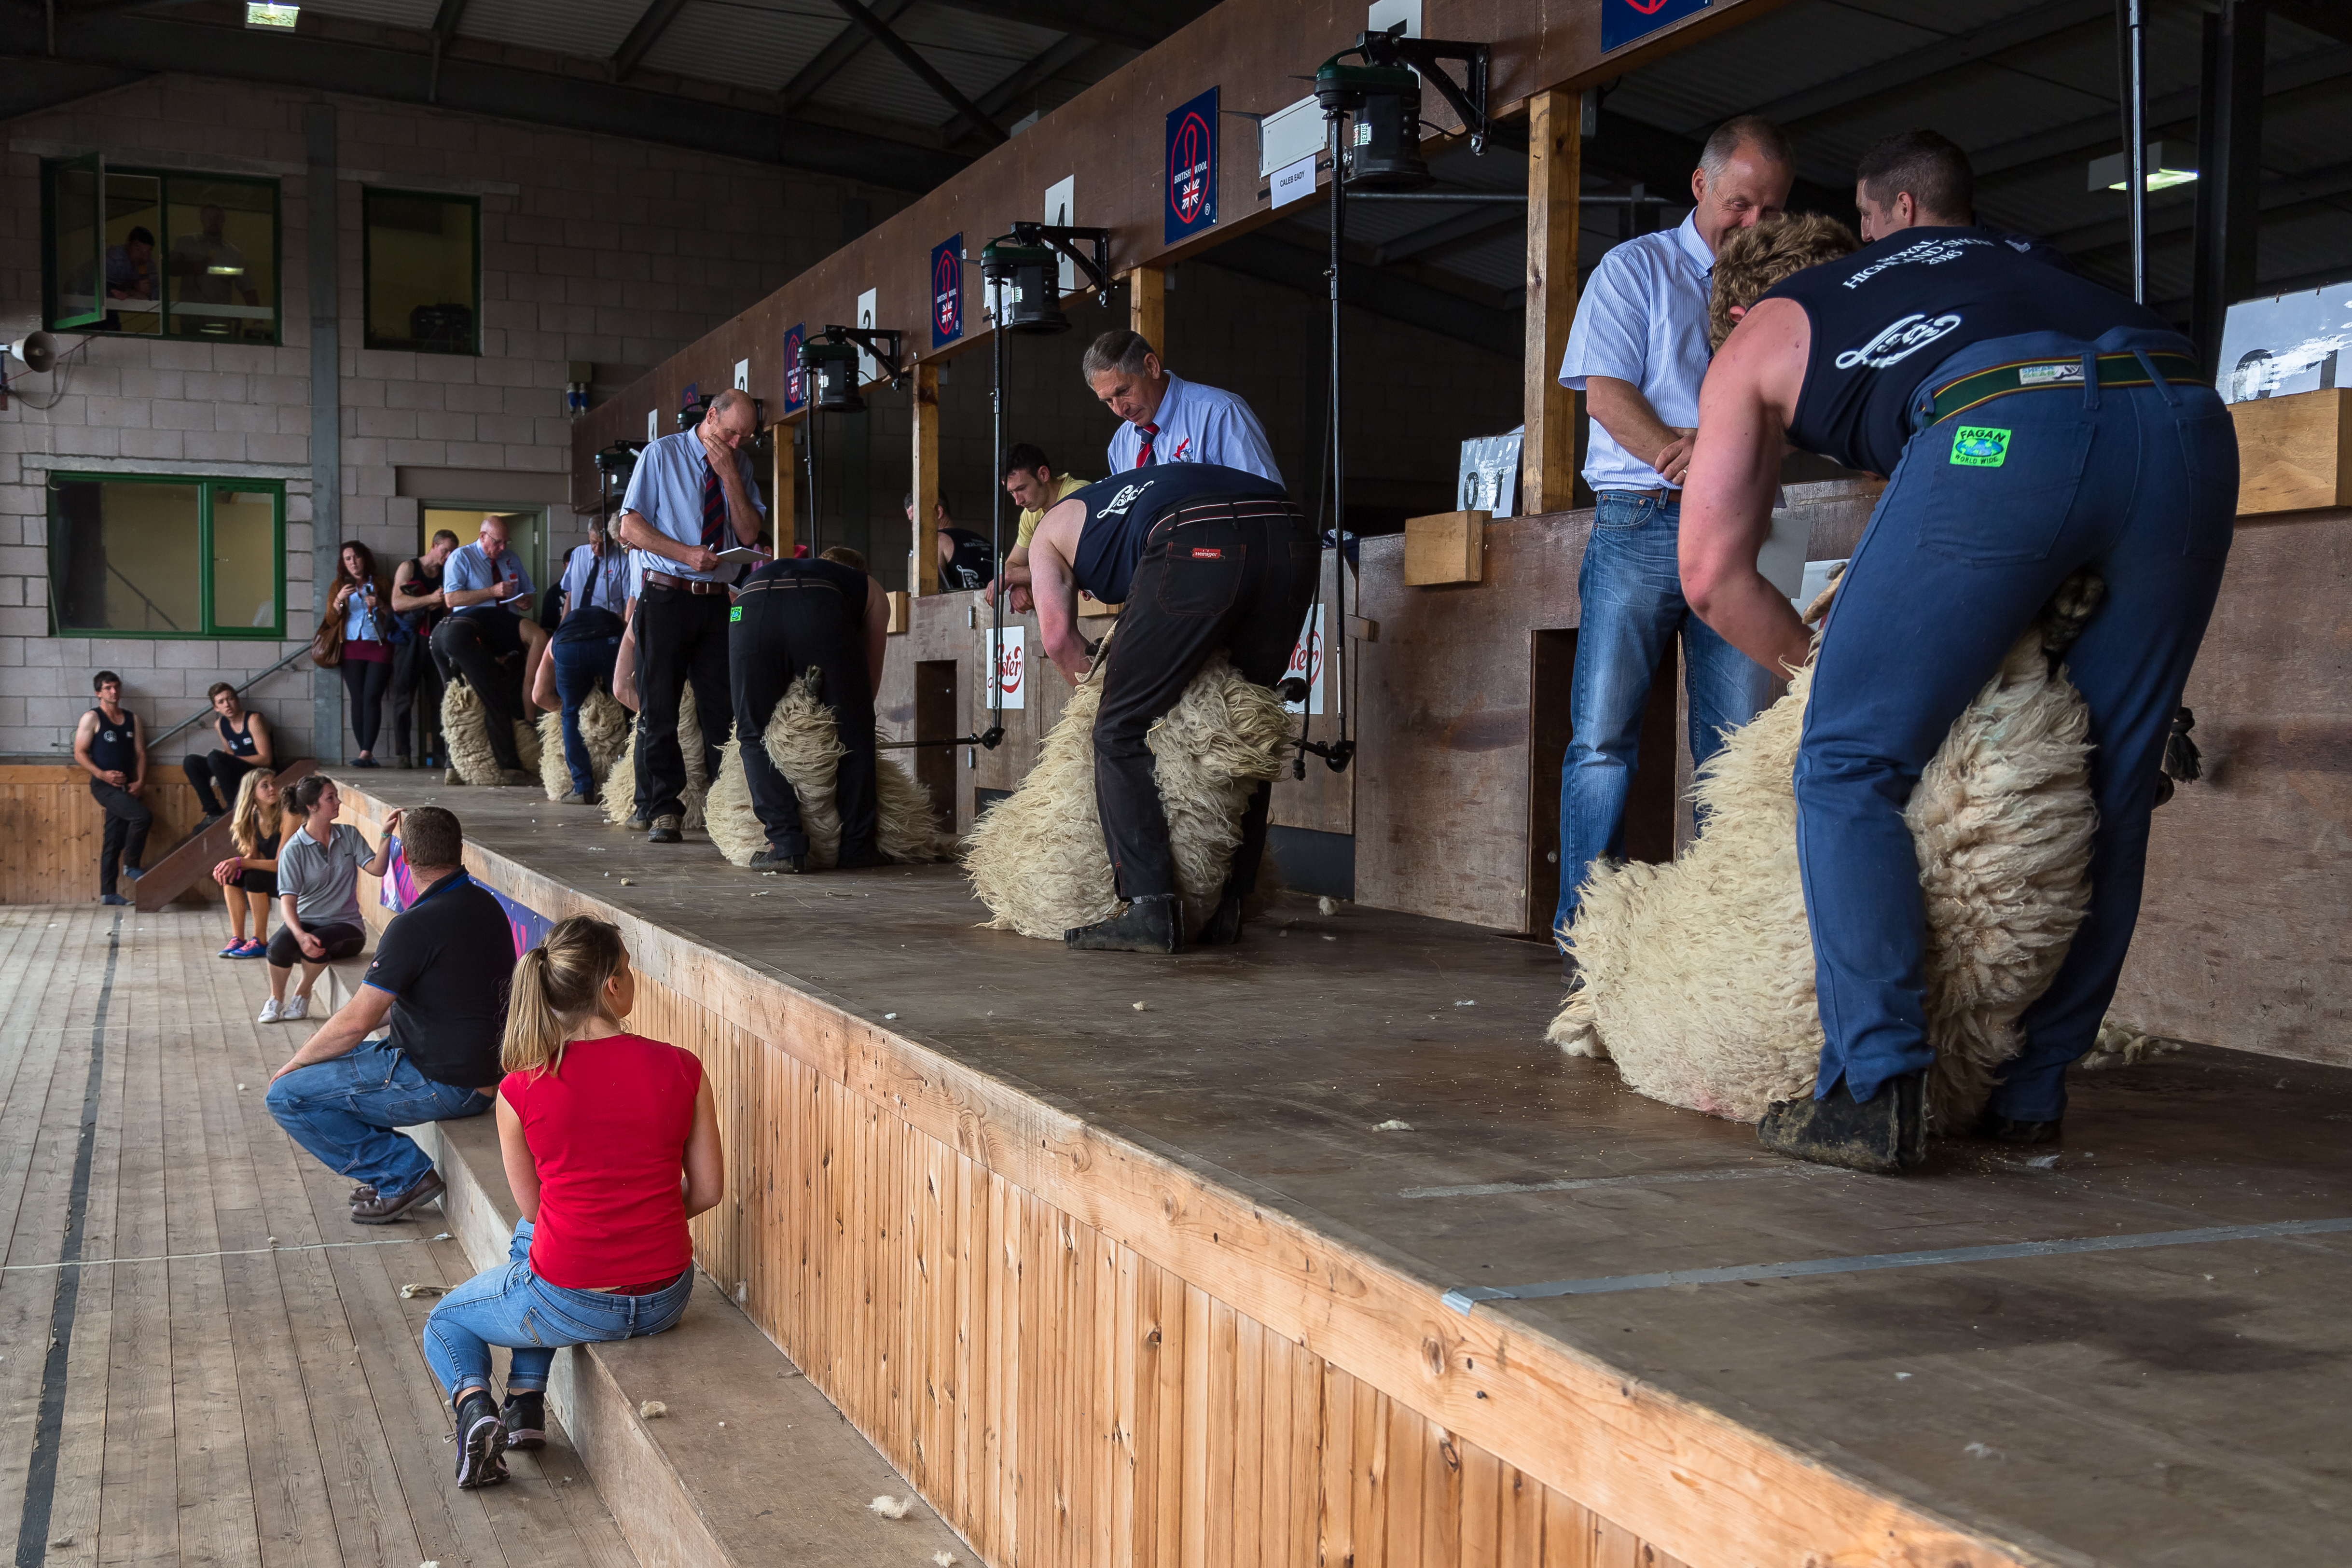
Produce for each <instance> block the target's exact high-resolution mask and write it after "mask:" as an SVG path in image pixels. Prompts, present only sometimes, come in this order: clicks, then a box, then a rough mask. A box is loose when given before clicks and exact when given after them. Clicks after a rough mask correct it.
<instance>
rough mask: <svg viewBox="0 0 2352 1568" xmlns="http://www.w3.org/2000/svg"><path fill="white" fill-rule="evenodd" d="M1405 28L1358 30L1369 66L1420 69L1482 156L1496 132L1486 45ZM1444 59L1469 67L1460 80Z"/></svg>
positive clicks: (1358, 41)
mask: <svg viewBox="0 0 2352 1568" xmlns="http://www.w3.org/2000/svg"><path fill="white" fill-rule="evenodd" d="M1404 29H1405V24H1404V23H1402V22H1399V23H1398V24H1397V25H1396V26H1393V27H1391V28H1390V29H1389V30H1388V31H1386V32H1384V33H1359V34H1357V35H1356V47H1357V49H1358V50H1359V51H1360V52H1361V53H1362V55H1363V57H1364V62H1365V63H1366V64H1367V65H1375V66H1411V67H1412V68H1413V69H1415V70H1417V71H1419V72H1420V73H1421V76H1422V79H1423V81H1426V82H1428V83H1429V84H1430V85H1431V86H1433V87H1434V88H1436V89H1437V95H1438V96H1439V97H1440V98H1443V99H1444V100H1445V101H1446V104H1447V106H1448V107H1450V108H1451V109H1452V110H1454V113H1455V114H1456V115H1458V116H1460V117H1461V121H1462V125H1463V128H1464V129H1465V130H1466V131H1468V132H1470V151H1471V152H1472V153H1474V154H1477V155H1481V156H1483V155H1484V154H1485V153H1486V139H1487V138H1488V137H1490V136H1492V135H1493V134H1494V132H1495V124H1494V121H1491V120H1489V119H1487V118H1486V69H1487V61H1488V58H1489V54H1490V51H1489V50H1488V47H1487V46H1486V45H1485V44H1473V43H1467V42H1464V41H1462V40H1460V39H1455V38H1408V37H1405V36H1404ZM1443 60H1458V61H1460V62H1461V63H1462V64H1463V65H1464V66H1465V67H1466V69H1465V71H1464V73H1463V76H1464V79H1463V80H1462V81H1461V82H1458V83H1457V82H1456V81H1455V80H1454V79H1453V78H1452V77H1450V76H1448V75H1446V74H1445V71H1444V68H1442V67H1441V65H1440V64H1439V62H1440V61H1443Z"/></svg>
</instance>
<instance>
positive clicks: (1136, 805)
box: [1095, 500, 1321, 899]
mask: <svg viewBox="0 0 2352 1568" xmlns="http://www.w3.org/2000/svg"><path fill="white" fill-rule="evenodd" d="M1320 566H1321V551H1320V549H1319V547H1318V543H1317V541H1316V538H1315V531H1314V528H1313V525H1311V524H1310V523H1309V522H1308V521H1307V515H1306V513H1305V512H1303V511H1301V510H1299V509H1298V508H1297V506H1296V505H1294V504H1293V503H1291V502H1289V501H1280V500H1244V501H1195V502H1193V503H1192V505H1190V506H1187V507H1184V508H1181V510H1177V511H1175V512H1172V513H1171V514H1170V515H1169V516H1167V517H1163V518H1161V519H1160V521H1158V522H1156V523H1154V524H1153V525H1152V529H1151V533H1150V537H1149V538H1148V539H1147V540H1146V541H1145V542H1144V546H1143V558H1142V560H1141V561H1140V562H1139V563H1138V564H1137V566H1136V569H1135V581H1134V584H1133V585H1132V586H1131V587H1130V588H1129V591H1128V595H1127V608H1126V609H1125V610H1124V611H1123V612H1122V613H1121V614H1120V616H1119V618H1118V634H1117V635H1116V636H1114V637H1112V638H1111V639H1110V646H1109V647H1108V649H1107V650H1106V651H1107V653H1108V659H1109V667H1108V668H1107V669H1105V670H1104V671H1103V674H1102V678H1101V679H1102V681H1103V694H1102V707H1101V708H1100V709H1099V710H1097V713H1096V714H1095V806H1096V809H1097V811H1098V812H1099V813H1100V815H1101V816H1102V828H1103V842H1104V843H1105V844H1106V845H1107V846H1108V847H1109V849H1110V863H1111V870H1112V873H1113V874H1114V875H1115V876H1116V877H1117V878H1118V893H1119V897H1121V898H1123V899H1139V898H1150V897H1152V896H1154V895H1158V894H1167V893H1173V892H1175V891H1176V890H1177V889H1176V868H1175V865H1174V862H1173V860H1172V858H1171V854H1170V851H1169V847H1168V815H1167V813H1166V812H1165V811H1164V810H1163V809H1162V808H1161V806H1160V787H1159V785H1158V784H1157V783H1156V782H1155V781H1154V779H1153V777H1152V767H1151V749H1150V746H1148V745H1147V744H1145V737H1146V736H1147V735H1148V734H1149V733H1150V730H1151V726H1152V725H1153V724H1155V723H1157V722H1158V721H1159V720H1160V716H1161V715H1163V714H1165V713H1166V712H1167V711H1168V710H1170V709H1171V708H1173V707H1175V706H1176V703H1177V700H1178V699H1180V698H1181V697H1182V696H1183V695H1184V689H1185V687H1187V686H1188V685H1190V684H1192V677H1193V676H1195V675H1197V674H1198V673H1200V669H1201V667H1202V665H1204V664H1206V663H1208V662H1209V657H1210V656H1211V655H1212V654H1213V653H1215V652H1216V651H1217V650H1218V649H1220V648H1223V649H1224V650H1225V653H1226V654H1227V656H1228V657H1229V658H1232V660H1233V663H1234V668H1235V669H1237V670H1239V671H1241V673H1242V677H1243V679H1246V680H1252V681H1255V682H1256V683H1257V684H1259V685H1261V686H1272V685H1273V684H1274V683H1275V682H1276V681H1278V680H1280V679H1282V672H1283V670H1284V668H1286V667H1287V666H1288V664H1289V663H1290V653H1291V649H1292V648H1293V647H1297V642H1298V632H1299V627H1300V626H1301V624H1302V623H1303V622H1304V621H1305V620H1306V617H1307V605H1309V604H1311V603H1312V602H1313V601H1314V598H1315V580H1316V575H1317V573H1318V569H1319V568H1320ZM1272 794H1273V785H1272V784H1260V785H1259V786H1258V788H1257V791H1256V793H1255V795H1252V796H1251V797H1250V804H1249V807H1248V810H1247V811H1246V813H1245V814H1244V816H1243V818H1242V841H1241V846H1240V847H1239V848H1237V849H1236V850H1235V851H1234V864H1233V869H1232V871H1231V872H1230V873H1228V875H1227V877H1226V879H1225V891H1226V893H1228V894H1240V895H1242V896H1244V897H1246V896H1247V895H1248V893H1249V892H1250V890H1251V889H1253V888H1255V886H1256V885H1257V863H1258V860H1259V858H1260V857H1262V856H1263V855H1264V854H1265V812H1266V803H1267V801H1268V799H1269V798H1270V797H1271V795H1272Z"/></svg>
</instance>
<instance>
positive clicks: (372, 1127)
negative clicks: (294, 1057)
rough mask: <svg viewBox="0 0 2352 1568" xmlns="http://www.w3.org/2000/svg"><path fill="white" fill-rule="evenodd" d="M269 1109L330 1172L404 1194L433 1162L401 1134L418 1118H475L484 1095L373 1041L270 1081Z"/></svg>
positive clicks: (487, 1100)
mask: <svg viewBox="0 0 2352 1568" xmlns="http://www.w3.org/2000/svg"><path fill="white" fill-rule="evenodd" d="M266 1099H267V1100H268V1105H269V1114H270V1115H271V1116H273V1117H275V1118H277V1121H278V1126H280V1127H283V1128H284V1129H286V1135H287V1136H288V1137H289V1138H291V1139H293V1140H294V1142H297V1143H299V1144H300V1145H302V1147H303V1148H305V1149H307V1150H309V1151H310V1152H311V1153H312V1154H313V1155H314V1156H316V1157H317V1158H318V1160H319V1162H320V1163H321V1164H323V1165H325V1166H326V1167H327V1168H328V1169H329V1170H332V1171H340V1172H341V1173H343V1174H344V1175H347V1176H356V1177H358V1178H359V1179H360V1180H361V1181H362V1182H366V1183H369V1184H373V1186H374V1188H375V1190H376V1191H377V1192H380V1193H404V1192H406V1191H407V1190H408V1189H409V1188H411V1187H413V1186H415V1184H416V1183H417V1181H418V1179H419V1178H420V1177H422V1176H423V1175H424V1174H425V1172H427V1171H429V1170H431V1169H432V1168H433V1162H432V1161H431V1160H428V1159H426V1158H425V1151H424V1150H422V1149H420V1148H418V1147H417V1146H416V1144H415V1142H414V1141H412V1140H411V1139H410V1138H409V1137H408V1135H407V1134H406V1133H404V1132H398V1131H394V1129H395V1128H400V1127H414V1126H415V1125H416V1124H417V1123H418V1122H420V1121H457V1120H458V1119H460V1118H462V1117H467V1116H479V1115H480V1114H481V1113H482V1112H484V1111H485V1110H488V1109H489V1108H490V1097H489V1096H488V1095H486V1094H477V1093H475V1092H474V1091H473V1090H472V1089H460V1088H458V1087H457V1085H455V1084H447V1083H436V1082H434V1081H433V1080H432V1079H429V1078H426V1077H425V1075H424V1074H423V1073H421V1072H418V1071H417V1070H416V1068H415V1066H414V1065H413V1064H411V1063H410V1061H409V1059H408V1058H407V1056H406V1055H405V1054H404V1053H403V1052H401V1051H398V1050H395V1049H394V1048H393V1047H391V1046H388V1045H385V1044H383V1043H382V1042H380V1041H375V1040H362V1041H361V1042H360V1044H359V1046H358V1047H357V1048H356V1049H354V1050H352V1051H351V1052H349V1053H347V1054H345V1055H343V1056H340V1057H336V1058H333V1059H332V1060H331V1061H323V1062H313V1063H311V1064H310V1066H309V1067H306V1068H295V1069H294V1070H293V1071H292V1072H289V1073H288V1074H287V1075H286V1076H285V1077H284V1078H281V1079H278V1081H277V1082H276V1083H273V1084H271V1085H270V1086H269V1093H268V1096H266Z"/></svg>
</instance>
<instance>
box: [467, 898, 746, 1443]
mask: <svg viewBox="0 0 2352 1568" xmlns="http://www.w3.org/2000/svg"><path fill="white" fill-rule="evenodd" d="M636 996H637V981H636V976H635V973H632V972H631V971H630V969H629V954H628V950H627V949H626V948H625V947H623V946H622V945H621V932H620V930H619V928H618V927H615V926H613V925H610V924H608V923H606V922H605V921H600V920H596V919H593V918H592V917H590V916H587V915H574V916H573V917H572V919H570V920H568V921H563V922H562V924H560V925H558V926H557V927H556V928H555V929H554V930H553V931H550V932H548V933H547V940H546V941H545V942H542V943H541V944H540V945H539V946H538V947H536V948H533V949H532V950H531V951H530V952H526V953H524V954H523V955H522V957H521V959H520V961H519V962H518V963H516V964H515V972H514V981H513V985H512V989H511V991H510V993H509V1000H508V1003H507V1031H506V1040H505V1044H504V1047H503V1049H502V1050H501V1052H500V1065H501V1066H503V1067H504V1068H506V1071H507V1077H506V1080H505V1081H504V1082H503V1083H501V1084H500V1085H499V1152H500V1153H501V1154H502V1155H503V1156H504V1157H505V1162H506V1171H507V1182H508V1184H509V1185H510V1186H511V1187H513V1189H514V1195H515V1205H516V1206H517V1207H518V1208H520V1210H521V1211H522V1218H521V1219H520V1220H519V1221H517V1222H516V1224H515V1229H514V1241H513V1244H512V1246H511V1247H510V1248H509V1254H508V1256H509V1262H508V1263H507V1265H506V1266H505V1267H504V1268H493V1269H490V1270H488V1272H486V1273H482V1274H478V1275H476V1276H475V1277H474V1278H473V1279H469V1280H467V1282H466V1283H465V1284H463V1285H460V1286H458V1287H457V1289H455V1290H452V1291H450V1292H449V1294H447V1295H446V1296H444V1297H443V1298H441V1302H440V1304H439V1305H438V1306H436V1307H435V1308H434V1309H433V1314H432V1316H431V1317H429V1318H427V1319H426V1320H425V1361H426V1362H427V1363H430V1364H431V1366H432V1368H433V1374H434V1375H435V1376H436V1377H437V1378H439V1379H440V1380H441V1386H442V1388H443V1389H444V1390H446V1392H447V1393H448V1395H449V1403H450V1404H451V1405H453V1406H454V1407H455V1408H456V1411H457V1484H458V1485H459V1486H461V1487H483V1486H495V1485H496V1484H498V1483H499V1482H500V1481H503V1480H505V1479H507V1467H506V1459H505V1457H504V1456H505V1452H506V1450H507V1449H508V1448H509V1447H516V1448H536V1447H539V1446H540V1444H541V1442H543V1441H544V1440H545V1438H546V1425H547V1420H546V1415H545V1403H544V1394H545V1390H546V1388H547V1373H548V1369H549V1368H550V1367H551V1365H552V1364H553V1363H554V1361H555V1352H556V1350H557V1349H558V1348H559V1347H561V1346H563V1345H579V1344H592V1343H596V1342H602V1341H607V1340H626V1339H635V1338H636V1337H637V1336H638V1335H640V1334H657V1333H660V1332H661V1331H663V1330H664V1329H667V1328H669V1327H671V1326H673V1325H674V1324H676V1323H677V1320H678V1318H679V1316H680V1315H681V1314H682V1313H684V1312H685V1310H686V1302H687V1298H688V1296H690V1295H691V1294H692V1293H693V1289H694V1244H693V1241H692V1240H691V1238H689V1237H688V1235H687V1230H686V1222H687V1221H688V1220H689V1219H691V1218H692V1217H694V1216H695V1215H698V1214H700V1213H702V1212H703V1211H704V1210H705V1209H709V1208H712V1207H715V1206H716V1205H718V1203H719V1196H720V1194H721V1193H722V1192H723V1191H724V1190H725V1187H726V1161H725V1157H724V1155H723V1154H722V1153H721V1152H720V1150H719V1115H718V1112H717V1110H714V1109H713V1108H712V1105H711V1100H710V1085H709V1081H708V1080H707V1079H704V1078H703V1076H702V1064H701V1063H700V1062H699V1061H698V1060H696V1059H695V1058H694V1056H693V1055H692V1054H691V1053H690V1052H688V1051H683V1050H680V1049H679V1048H678V1047H676V1046H668V1045H664V1044H663V1043H662V1042H661V1041H659V1040H649V1039H646V1038H645V1037H643V1036H641V1035H632V1034H628V1033H625V1031H624V1030H623V1029H622V1027H621V1024H620V1020H621V1019H623V1018H625V1017H627V1016H629V1011H630V1009H631V1008H632V1007H634V1006H635V1005H636ZM492 1345H506V1346H508V1347H509V1348H510V1349H511V1350H512V1351H513V1352H514V1355H513V1359H512V1361H511V1363H510V1364H509V1367H508V1369H507V1388H506V1394H507V1397H506V1404H505V1405H504V1407H503V1408H500V1407H499V1406H498V1405H493V1404H492V1403H491V1400H490V1347H491V1346H492Z"/></svg>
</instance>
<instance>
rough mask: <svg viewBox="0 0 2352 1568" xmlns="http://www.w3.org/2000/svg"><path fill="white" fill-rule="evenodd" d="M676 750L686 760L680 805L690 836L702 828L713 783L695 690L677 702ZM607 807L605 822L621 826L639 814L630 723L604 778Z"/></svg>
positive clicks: (634, 733)
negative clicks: (705, 764) (705, 759)
mask: <svg viewBox="0 0 2352 1568" xmlns="http://www.w3.org/2000/svg"><path fill="white" fill-rule="evenodd" d="M677 747H678V751H679V752H680V754H681V755H682V756H683V757H684V758H685V760H686V788H685V789H684V790H683V791H682V792H680V794H679V796H678V799H679V803H680V804H681V805H684V806H685V807H686V816H685V820H684V821H683V822H682V823H681V824H680V826H683V827H685V828H686V830H687V831H688V832H689V833H691V832H693V831H695V830H697V829H698V828H700V827H701V826H703V821H702V802H703V796H704V795H706V794H707V793H709V787H710V780H709V775H708V774H707V773H705V772H704V769H703V766H702V723H701V720H700V718H699V716H698V713H697V710H696V709H695V706H694V688H693V687H692V686H691V685H689V686H688V687H687V689H685V690H684V691H683V692H681V693H679V695H678V700H677ZM598 798H599V799H600V800H602V802H603V803H604V820H605V821H607V822H609V823H611V824H613V825H614V826H616V827H617V826H622V825H623V824H625V823H626V822H627V821H628V820H629V818H630V817H632V816H635V815H636V810H637V726H636V721H635V720H632V721H630V723H629V731H628V734H627V735H626V736H625V738H624V739H623V740H622V742H621V749H620V750H619V751H618V752H614V756H613V765H612V767H611V768H610V769H609V770H608V771H607V772H606V773H605V774H604V794H603V795H601V796H599V797H598Z"/></svg>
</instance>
